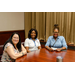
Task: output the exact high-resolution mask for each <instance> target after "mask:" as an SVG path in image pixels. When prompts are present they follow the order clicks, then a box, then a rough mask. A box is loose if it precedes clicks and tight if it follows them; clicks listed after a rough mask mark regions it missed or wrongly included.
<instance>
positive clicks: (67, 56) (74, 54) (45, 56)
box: [16, 48, 75, 62]
mask: <svg viewBox="0 0 75 75" xmlns="http://www.w3.org/2000/svg"><path fill="white" fill-rule="evenodd" d="M57 56H62V57H63V62H75V50H64V51H60V52H56V51H54V52H51V51H48V50H47V49H46V48H42V49H41V50H37V51H33V52H30V53H27V54H26V55H24V56H23V57H20V58H18V59H16V62H56V57H57Z"/></svg>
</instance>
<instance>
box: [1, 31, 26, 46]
mask: <svg viewBox="0 0 75 75" xmlns="http://www.w3.org/2000/svg"><path fill="white" fill-rule="evenodd" d="M13 32H18V33H19V34H20V37H21V41H22V42H24V40H25V31H24V30H14V31H0V45H3V44H4V43H5V42H6V40H8V38H9V37H10V36H11V34H12V33H13Z"/></svg>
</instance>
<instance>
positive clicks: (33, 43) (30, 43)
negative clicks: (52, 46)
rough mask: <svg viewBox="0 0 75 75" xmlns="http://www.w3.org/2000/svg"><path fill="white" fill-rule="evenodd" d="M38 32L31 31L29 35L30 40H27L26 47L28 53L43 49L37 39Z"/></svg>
mask: <svg viewBox="0 0 75 75" xmlns="http://www.w3.org/2000/svg"><path fill="white" fill-rule="evenodd" d="M37 35H38V32H37V30H36V29H31V30H30V31H29V33H28V38H27V39H26V40H25V43H24V46H25V48H26V50H27V52H28V53H29V52H31V51H34V50H38V49H41V45H40V41H39V40H38V39H37Z"/></svg>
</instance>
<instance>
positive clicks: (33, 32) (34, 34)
mask: <svg viewBox="0 0 75 75" xmlns="http://www.w3.org/2000/svg"><path fill="white" fill-rule="evenodd" d="M35 36H36V32H35V31H34V30H33V31H32V32H31V38H32V39H35Z"/></svg>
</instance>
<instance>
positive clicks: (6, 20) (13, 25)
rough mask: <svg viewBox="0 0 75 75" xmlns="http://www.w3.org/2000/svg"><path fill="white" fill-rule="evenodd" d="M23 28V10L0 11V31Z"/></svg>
mask: <svg viewBox="0 0 75 75" xmlns="http://www.w3.org/2000/svg"><path fill="white" fill-rule="evenodd" d="M12 30H24V12H0V31H12Z"/></svg>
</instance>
